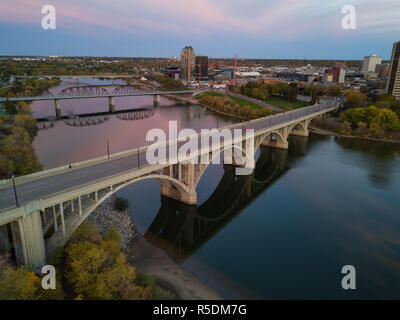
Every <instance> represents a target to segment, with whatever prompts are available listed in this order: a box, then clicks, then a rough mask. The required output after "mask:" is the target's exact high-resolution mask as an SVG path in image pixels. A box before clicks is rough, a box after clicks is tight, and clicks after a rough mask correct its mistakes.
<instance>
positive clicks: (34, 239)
mask: <svg viewBox="0 0 400 320" xmlns="http://www.w3.org/2000/svg"><path fill="white" fill-rule="evenodd" d="M12 233H13V239H16V243H15V245H14V248H15V256H16V259H17V263H18V264H25V265H28V266H29V268H30V269H31V270H32V271H35V272H38V271H39V270H40V268H41V267H42V266H43V265H45V264H46V250H45V244H44V236H43V227H42V220H41V217H40V211H39V210H36V211H32V212H31V213H29V214H28V215H26V216H25V217H23V218H20V219H19V220H18V221H17V222H16V223H14V224H13V225H12Z"/></svg>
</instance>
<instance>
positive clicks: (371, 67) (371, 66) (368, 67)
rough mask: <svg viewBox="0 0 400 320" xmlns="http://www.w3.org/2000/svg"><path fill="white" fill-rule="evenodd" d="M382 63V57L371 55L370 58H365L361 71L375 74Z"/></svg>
mask: <svg viewBox="0 0 400 320" xmlns="http://www.w3.org/2000/svg"><path fill="white" fill-rule="evenodd" d="M381 63H382V57H380V56H377V55H376V54H371V55H370V56H368V57H364V62H363V66H362V69H361V71H362V72H375V68H376V65H377V64H381Z"/></svg>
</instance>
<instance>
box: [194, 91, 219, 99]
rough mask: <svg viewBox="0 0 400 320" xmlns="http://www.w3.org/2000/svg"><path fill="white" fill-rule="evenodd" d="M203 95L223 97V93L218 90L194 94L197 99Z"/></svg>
mask: <svg viewBox="0 0 400 320" xmlns="http://www.w3.org/2000/svg"><path fill="white" fill-rule="evenodd" d="M204 96H211V97H224V96H225V95H224V94H223V93H220V92H212V91H210V92H203V93H201V94H199V95H197V96H196V98H197V99H200V98H203V97H204Z"/></svg>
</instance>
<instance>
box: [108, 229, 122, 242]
mask: <svg viewBox="0 0 400 320" xmlns="http://www.w3.org/2000/svg"><path fill="white" fill-rule="evenodd" d="M121 239H122V236H121V233H120V232H119V231H118V229H117V228H116V227H115V226H113V227H111V228H110V229H108V230H107V233H106V234H105V236H104V240H113V241H115V242H118V243H120V242H121Z"/></svg>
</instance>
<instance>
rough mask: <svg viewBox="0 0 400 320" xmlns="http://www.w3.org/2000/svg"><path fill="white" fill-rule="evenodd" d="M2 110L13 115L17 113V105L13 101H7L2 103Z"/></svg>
mask: <svg viewBox="0 0 400 320" xmlns="http://www.w3.org/2000/svg"><path fill="white" fill-rule="evenodd" d="M4 109H6V111H7V113H8V114H11V115H14V114H16V113H17V104H16V102H14V101H9V100H7V101H6V102H5V103H4Z"/></svg>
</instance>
